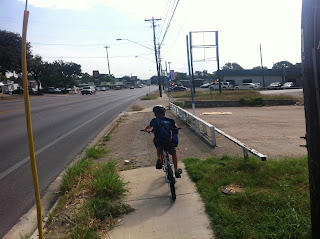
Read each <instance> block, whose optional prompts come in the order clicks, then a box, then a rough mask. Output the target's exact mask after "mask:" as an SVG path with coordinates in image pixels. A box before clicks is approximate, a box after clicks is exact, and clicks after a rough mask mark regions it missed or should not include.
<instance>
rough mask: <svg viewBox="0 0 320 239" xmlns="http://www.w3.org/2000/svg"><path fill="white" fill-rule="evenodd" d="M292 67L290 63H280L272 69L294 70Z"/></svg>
mask: <svg viewBox="0 0 320 239" xmlns="http://www.w3.org/2000/svg"><path fill="white" fill-rule="evenodd" d="M292 67H293V65H292V63H291V62H289V61H279V62H277V63H275V64H274V65H273V66H272V69H285V68H292Z"/></svg>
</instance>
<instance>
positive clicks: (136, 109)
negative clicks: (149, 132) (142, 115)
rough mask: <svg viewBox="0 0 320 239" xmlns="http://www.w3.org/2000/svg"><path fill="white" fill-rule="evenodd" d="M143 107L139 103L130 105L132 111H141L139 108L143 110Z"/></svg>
mask: <svg viewBox="0 0 320 239" xmlns="http://www.w3.org/2000/svg"><path fill="white" fill-rule="evenodd" d="M143 109H144V108H143V107H142V106H140V105H133V106H132V107H131V110H132V111H141V110H143Z"/></svg>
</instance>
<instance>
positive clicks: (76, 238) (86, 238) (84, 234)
mask: <svg viewBox="0 0 320 239" xmlns="http://www.w3.org/2000/svg"><path fill="white" fill-rule="evenodd" d="M70 238H71V239H81V238H83V239H99V238H100V237H99V236H98V235H97V233H96V232H94V231H93V230H92V229H90V228H83V227H75V228H74V229H73V230H72V233H71V236H70Z"/></svg>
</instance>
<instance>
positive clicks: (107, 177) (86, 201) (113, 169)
mask: <svg viewBox="0 0 320 239" xmlns="http://www.w3.org/2000/svg"><path fill="white" fill-rule="evenodd" d="M125 185H126V183H125V182H124V181H123V179H122V178H121V177H120V175H119V174H118V171H117V164H116V162H114V161H110V162H108V163H106V164H101V163H94V162H93V161H92V160H91V159H88V158H87V159H83V160H81V161H80V162H78V163H77V164H75V165H74V166H72V167H69V168H68V169H67V172H66V174H65V175H64V176H63V178H62V184H61V186H60V192H61V194H62V195H61V197H60V198H59V201H58V205H57V207H56V208H55V209H54V211H53V213H52V215H51V216H50V220H49V221H48V224H47V226H46V227H47V228H46V238H71V239H73V238H77V239H80V238H85V239H96V238H102V237H103V236H105V234H106V232H107V231H108V230H110V229H111V228H112V226H113V225H114V224H116V223H117V217H119V216H121V215H124V214H127V213H129V212H131V211H133V209H132V208H131V206H130V205H128V204H126V203H123V202H122V199H123V198H124V196H125V194H126V193H127V190H126V189H125Z"/></svg>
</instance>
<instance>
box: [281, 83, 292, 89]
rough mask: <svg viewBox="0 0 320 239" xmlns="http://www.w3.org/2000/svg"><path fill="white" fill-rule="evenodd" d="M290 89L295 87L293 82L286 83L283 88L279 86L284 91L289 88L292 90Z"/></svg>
mask: <svg viewBox="0 0 320 239" xmlns="http://www.w3.org/2000/svg"><path fill="white" fill-rule="evenodd" d="M292 87H295V85H294V83H293V82H290V81H288V82H286V83H284V84H283V86H281V88H284V89H289V88H292Z"/></svg>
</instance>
